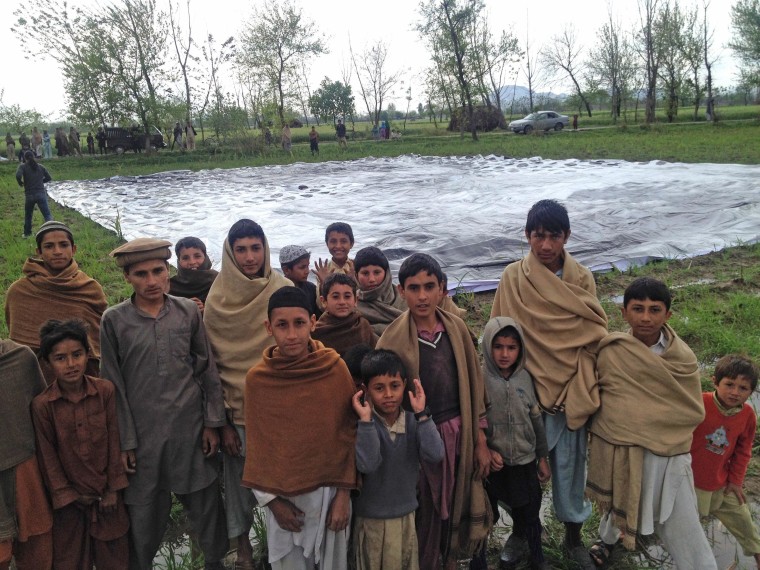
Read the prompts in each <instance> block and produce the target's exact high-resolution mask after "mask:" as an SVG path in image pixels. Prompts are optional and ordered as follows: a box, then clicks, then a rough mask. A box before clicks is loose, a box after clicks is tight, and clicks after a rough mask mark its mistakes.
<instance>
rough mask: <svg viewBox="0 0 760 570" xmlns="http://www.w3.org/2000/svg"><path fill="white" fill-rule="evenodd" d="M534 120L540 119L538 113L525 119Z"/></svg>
mask: <svg viewBox="0 0 760 570" xmlns="http://www.w3.org/2000/svg"><path fill="white" fill-rule="evenodd" d="M534 119H538V113H531V114H530V115H528V116H527V117H525V118H524V119H523V120H531V121H532V120H534Z"/></svg>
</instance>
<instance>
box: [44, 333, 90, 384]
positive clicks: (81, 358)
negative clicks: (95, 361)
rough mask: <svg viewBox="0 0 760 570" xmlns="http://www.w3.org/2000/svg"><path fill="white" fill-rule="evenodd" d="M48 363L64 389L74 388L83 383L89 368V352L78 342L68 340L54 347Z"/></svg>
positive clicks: (71, 339)
mask: <svg viewBox="0 0 760 570" xmlns="http://www.w3.org/2000/svg"><path fill="white" fill-rule="evenodd" d="M48 363H49V364H50V367H51V368H52V369H53V372H54V373H55V377H56V379H57V380H58V382H59V383H60V384H63V385H64V387H74V386H76V385H78V384H79V383H80V382H81V381H82V376H84V371H85V369H86V368H87V350H85V348H84V346H83V345H82V343H81V342H79V341H78V340H74V339H73V338H67V339H65V340H62V341H61V342H59V343H58V344H56V345H55V346H54V347H53V350H51V351H50V355H49V356H48Z"/></svg>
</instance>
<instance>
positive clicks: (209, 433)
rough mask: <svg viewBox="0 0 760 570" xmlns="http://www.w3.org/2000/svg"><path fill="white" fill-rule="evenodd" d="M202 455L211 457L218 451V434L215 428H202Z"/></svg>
mask: <svg viewBox="0 0 760 570" xmlns="http://www.w3.org/2000/svg"><path fill="white" fill-rule="evenodd" d="M202 442H203V443H202V445H203V455H205V456H206V457H213V456H214V455H216V452H217V451H219V433H218V432H217V431H216V428H209V427H205V428H203V436H202Z"/></svg>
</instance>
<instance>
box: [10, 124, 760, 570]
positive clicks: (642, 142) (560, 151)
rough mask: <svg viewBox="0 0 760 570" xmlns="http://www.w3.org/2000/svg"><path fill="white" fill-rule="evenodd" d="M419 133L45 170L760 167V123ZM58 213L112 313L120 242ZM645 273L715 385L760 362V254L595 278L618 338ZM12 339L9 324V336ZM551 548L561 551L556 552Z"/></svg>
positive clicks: (73, 215)
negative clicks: (382, 161) (669, 293)
mask: <svg viewBox="0 0 760 570" xmlns="http://www.w3.org/2000/svg"><path fill="white" fill-rule="evenodd" d="M752 112H753V113H754V112H755V111H754V110H753V111H752ZM745 118H746V117H745ZM418 126H419V133H416V134H410V133H411V129H408V131H407V132H408V134H409V136H405V137H404V138H403V140H401V141H383V142H376V141H352V142H350V143H349V147H348V150H346V151H341V150H340V149H339V148H338V147H337V144H336V143H335V142H334V141H333V140H332V139H331V138H330V140H328V138H329V137H330V136H331V133H332V130H331V128H330V129H327V128H325V127H323V128H325V130H326V133H325V135H324V136H323V142H322V143H321V145H320V150H321V154H320V156H319V157H318V158H312V157H311V155H310V153H309V149H308V143H297V144H295V145H294V148H293V156H292V157H291V156H290V155H288V154H286V153H284V152H283V151H282V150H280V149H279V148H278V147H275V146H273V147H270V148H264V149H262V152H261V153H259V154H255V155H253V156H250V155H249V154H247V153H246V151H244V150H243V149H237V148H235V146H234V145H231V146H230V147H227V148H224V149H222V150H219V149H217V151H212V150H208V149H207V150H199V151H196V152H194V153H184V154H183V153H180V152H178V151H173V152H166V151H161V152H159V153H158V154H157V155H154V156H143V155H133V154H125V155H123V156H120V157H119V156H113V155H112V156H108V157H103V158H101V157H92V158H91V157H84V158H81V159H80V158H66V159H60V160H52V161H47V162H46V166H47V167H48V169H49V170H50V172H51V174H52V176H53V178H54V179H55V180H73V179H98V178H106V177H110V176H115V175H124V176H129V175H139V174H148V173H153V172H158V171H167V170H179V169H189V170H202V169H213V168H232V167H238V166H260V165H266V164H288V163H291V162H296V161H298V162H311V161H316V160H346V159H358V158H362V157H366V156H398V155H401V154H410V153H412V154H419V155H441V156H447V155H458V156H464V155H477V154H481V155H488V154H495V155H506V156H514V157H530V156H542V157H544V158H547V159H563V158H577V159H622V160H631V161H649V160H667V161H679V162H716V163H742V164H760V145H758V144H757V140H758V138H759V135H760V122H758V121H757V120H750V121H745V122H741V123H730V122H721V123H718V124H715V125H712V124H705V123H700V124H678V125H672V126H669V125H661V124H660V125H655V126H653V127H651V128H641V127H639V126H628V127H615V128H610V129H591V130H581V131H578V132H568V131H564V132H560V133H550V134H547V135H541V134H539V135H531V136H520V135H513V134H509V133H504V132H498V133H488V134H483V135H482V136H481V139H480V140H479V141H477V142H473V141H471V140H470V139H469V137H468V136H465V137H464V138H460V137H459V135H458V134H451V133H447V132H446V131H443V130H442V129H440V130H438V131H435V130H432V129H428V128H422V127H423V126H425V125H422V123H421V122H419V121H418V122H417V123H415V129H416V128H418ZM306 130H307V129H306V128H304V129H294V133H295V132H297V134H298V136H304V137H305V135H306ZM15 169H16V164H13V163H7V162H0V211H2V212H3V216H2V218H0V244H2V245H1V246H0V261H1V262H2V263H0V304H2V305H3V306H4V296H5V291H6V290H7V288H8V286H9V285H10V283H12V282H13V281H14V280H15V279H17V278H18V277H19V276H20V275H21V267H22V265H23V262H24V259H25V258H26V257H27V256H29V255H33V253H34V246H35V244H34V241H33V240H24V239H22V238H21V231H22V222H23V190H22V189H21V188H19V187H18V185H17V184H16V181H15V179H14V173H15ZM51 210H52V212H53V216H54V218H55V219H59V220H63V221H65V222H66V223H68V224H69V225H70V226H71V227H72V229H73V232H74V235H75V237H76V241H77V246H78V252H77V255H76V258H77V261H78V262H79V264H80V266H81V267H82V269H83V270H84V271H86V272H87V273H88V274H90V275H92V276H93V277H94V278H96V279H97V280H98V281H99V282H100V283H101V284H102V285H103V287H104V288H105V290H106V293H107V295H108V298H109V302H110V303H115V302H117V301H119V300H121V299H123V298H124V297H125V296H126V295H127V294H128V287H127V286H126V284H125V282H124V280H123V278H122V275H121V272H120V271H118V270H117V268H116V266H115V264H114V263H113V261H112V259H111V258H110V257H109V256H108V252H109V251H111V250H112V249H113V248H114V247H116V245H118V244H119V242H120V240H119V238H118V236H117V235H116V234H115V233H114V232H113V231H111V230H110V229H105V228H102V227H100V226H98V225H97V224H95V223H93V222H91V221H90V220H88V219H86V218H84V217H83V216H82V215H80V214H78V213H77V212H75V211H72V210H69V209H67V208H64V207H61V206H59V205H57V204H54V203H51ZM41 223H42V220H41V217H40V215H39V212H35V218H34V227H35V228H37V227H39V225H40V224H41ZM571 246H572V244H571ZM641 275H652V276H655V277H657V278H660V279H663V280H664V281H666V282H667V283H668V285H669V286H670V287H672V288H673V290H674V304H673V311H674V317H673V319H672V321H671V322H672V324H673V325H674V327H675V329H676V330H677V331H678V332H679V333H680V334H681V335H682V336H683V337H684V338H685V340H686V341H687V342H688V343H689V345H690V346H691V347H692V348H693V349H694V350H695V352H696V354H697V356H698V358H699V360H700V362H701V364H702V366H703V378H704V380H705V381H706V382H707V380H708V379H709V376H710V374H711V369H712V366H713V365H714V362H715V360H716V358H717V357H719V356H721V355H723V354H725V353H727V352H745V353H747V354H749V355H750V356H752V357H753V358H755V359H758V360H760V336H759V335H758V332H757V323H758V322H760V245H741V244H737V246H736V247H733V248H729V249H727V250H724V251H720V252H715V253H712V254H710V255H707V256H702V257H697V258H693V259H681V260H671V261H665V262H660V263H654V264H650V265H647V266H645V267H641V268H635V269H631V270H630V271H627V272H624V273H620V272H611V273H607V274H604V275H600V276H598V290H599V297H600V299H601V300H602V303H603V305H604V307H605V310H606V311H607V313H608V315H609V317H610V328H611V329H612V330H623V329H624V328H625V325H624V323H623V322H622V320H621V319H620V317H619V309H618V307H617V304H616V300H617V297H618V296H620V295H622V293H623V290H624V289H625V287H626V286H627V284H628V283H630V282H631V281H632V280H633V279H634V278H636V277H638V276H641ZM491 301H492V296H491V295H489V294H484V295H477V296H473V295H463V296H461V297H460V298H459V302H460V304H462V306H465V307H467V308H468V310H469V313H470V320H471V323H470V324H471V325H472V327H473V328H474V329H475V330H476V331H477V332H478V333H480V331H481V329H482V326H483V325H484V323H485V321H486V320H487V317H488V314H489V313H490V303H491ZM6 335H7V329H6V327H5V322H4V320H3V322H1V323H0V336H1V337H4V336H6ZM759 472H760V469H758V467H757V465H756V464H755V462H754V461H753V465H752V466H751V472H750V477H749V478H748V486H749V488H750V489H751V490H753V491H760V476H759V475H758V473H759ZM593 525H594V523H593V522H590V523H589V524H588V525H587V526H588V528H589V532H590V534H593ZM558 532H559V531H558ZM553 534H556V533H553ZM558 536H559V535H558ZM554 538H556V537H554ZM548 548H549V551H550V552H552V550H551V548H554V546H551V545H550V546H549V547H548ZM636 565H637V563H636V561H632V560H627V561H625V562H621V563H620V565H619V566H616V567H619V568H633V567H636ZM558 567H561V566H558ZM567 567H568V568H570V566H567Z"/></svg>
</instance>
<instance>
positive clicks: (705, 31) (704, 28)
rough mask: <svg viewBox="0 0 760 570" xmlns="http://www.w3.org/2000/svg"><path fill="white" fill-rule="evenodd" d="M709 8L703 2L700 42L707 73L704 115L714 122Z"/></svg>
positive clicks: (705, 2) (712, 62) (708, 5)
mask: <svg viewBox="0 0 760 570" xmlns="http://www.w3.org/2000/svg"><path fill="white" fill-rule="evenodd" d="M709 7H710V2H708V1H704V2H703V4H702V33H703V34H704V38H703V40H702V49H703V50H704V54H703V56H704V62H705V70H706V71H707V77H706V78H705V87H706V89H707V110H706V111H705V115H706V116H707V120H708V121H714V120H715V98H714V97H713V84H712V66H713V64H714V63H715V62H716V59H711V58H710V50H712V46H713V30H712V29H711V28H710V26H709V25H708V20H707V9H708V8H709Z"/></svg>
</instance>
